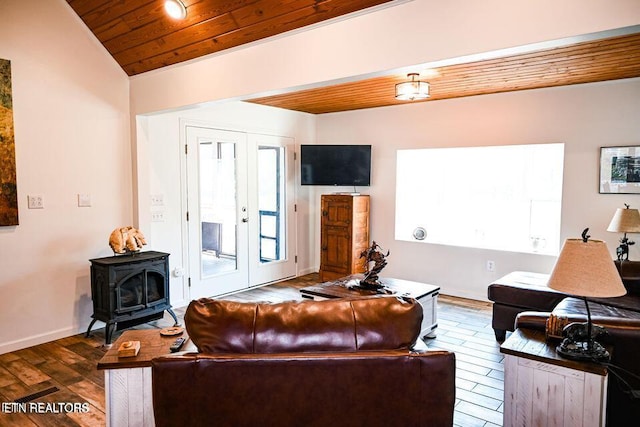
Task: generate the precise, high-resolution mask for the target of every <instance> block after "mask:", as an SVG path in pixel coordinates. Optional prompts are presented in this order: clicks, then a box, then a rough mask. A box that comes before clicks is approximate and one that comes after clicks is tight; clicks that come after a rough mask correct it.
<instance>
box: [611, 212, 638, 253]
mask: <svg viewBox="0 0 640 427" xmlns="http://www.w3.org/2000/svg"><path fill="white" fill-rule="evenodd" d="M624 206H625V208H624V209H621V208H618V209H617V210H616V213H615V215H614V216H613V218H612V219H611V223H610V224H609V227H608V228H607V231H612V232H614V233H624V236H623V237H622V238H620V246H618V247H617V248H616V255H617V256H618V261H628V260H629V246H631V245H635V242H633V241H631V240H629V239H628V238H627V233H640V213H639V212H638V209H629V205H628V204H626V203H625V204H624Z"/></svg>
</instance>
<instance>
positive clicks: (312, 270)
mask: <svg viewBox="0 0 640 427" xmlns="http://www.w3.org/2000/svg"><path fill="white" fill-rule="evenodd" d="M317 272H318V267H309V268H305V269H303V270H298V276H304V275H306V274H311V273H317Z"/></svg>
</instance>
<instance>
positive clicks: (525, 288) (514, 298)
mask: <svg viewBox="0 0 640 427" xmlns="http://www.w3.org/2000/svg"><path fill="white" fill-rule="evenodd" d="M615 264H616V268H617V269H618V272H619V273H620V277H621V278H622V283H623V284H624V286H625V288H626V289H627V295H625V296H622V297H617V298H606V299H602V300H601V301H602V302H604V303H605V304H607V305H612V306H615V307H619V308H623V309H627V310H632V311H640V262H638V261H615ZM548 278H549V276H548V275H546V274H538V273H529V272H522V271H516V272H513V273H510V274H508V275H506V276H504V277H502V278H501V279H499V280H497V281H495V282H494V283H492V284H491V285H489V287H488V298H489V300H491V301H492V302H493V316H492V318H491V326H492V327H493V330H494V333H495V336H496V340H498V341H504V339H505V336H506V332H507V331H513V330H514V326H515V320H516V316H517V315H518V314H519V313H522V312H524V311H542V312H550V311H551V310H553V309H554V308H555V307H556V305H558V303H560V302H561V301H562V300H563V299H565V298H566V297H567V295H565V294H563V293H561V292H558V291H555V290H553V289H550V288H549V287H547V280H548ZM593 301H598V300H597V299H593ZM583 305H584V304H583Z"/></svg>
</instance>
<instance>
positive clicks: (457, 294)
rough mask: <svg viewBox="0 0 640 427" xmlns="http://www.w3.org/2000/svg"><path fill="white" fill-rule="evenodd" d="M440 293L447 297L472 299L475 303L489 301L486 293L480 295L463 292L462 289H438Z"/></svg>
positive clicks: (467, 291)
mask: <svg viewBox="0 0 640 427" xmlns="http://www.w3.org/2000/svg"><path fill="white" fill-rule="evenodd" d="M440 293H441V294H442V295H449V296H452V297H458V298H467V299H472V300H476V301H485V302H488V301H489V299H488V298H487V295H486V293H484V294H480V293H477V292H469V290H464V289H450V288H447V289H443V288H440Z"/></svg>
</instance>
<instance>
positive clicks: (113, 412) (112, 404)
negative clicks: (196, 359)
mask: <svg viewBox="0 0 640 427" xmlns="http://www.w3.org/2000/svg"><path fill="white" fill-rule="evenodd" d="M179 337H184V338H187V342H185V343H184V345H183V346H182V348H181V349H180V351H181V352H185V351H194V352H195V351H197V349H196V347H195V345H194V344H193V343H192V342H191V340H189V339H188V336H187V333H186V331H185V332H183V333H182V335H175V336H170V337H165V336H162V335H160V329H133V330H127V331H124V332H123V333H122V335H121V336H120V338H118V339H117V340H116V342H114V343H113V346H112V347H111V349H109V351H107V353H106V354H105V355H104V356H103V357H102V359H100V361H99V362H98V370H104V371H105V372H104V391H105V406H106V408H105V409H106V411H105V412H106V416H107V417H106V418H107V426H114V427H118V426H142V427H153V426H155V421H154V419H153V399H152V389H151V360H152V359H154V358H156V357H158V356H163V355H166V354H170V353H171V351H170V350H169V347H170V346H171V344H173V342H174V341H175V340H176V339H177V338H179ZM125 341H140V352H139V353H138V355H137V356H134V357H118V348H119V347H120V344H121V343H123V342H125Z"/></svg>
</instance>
